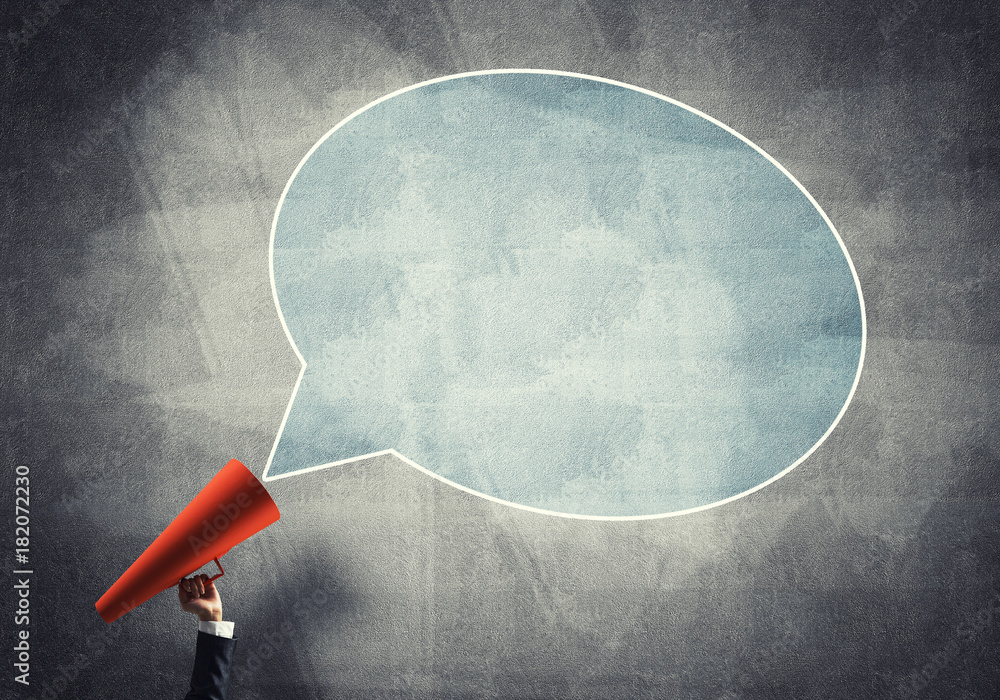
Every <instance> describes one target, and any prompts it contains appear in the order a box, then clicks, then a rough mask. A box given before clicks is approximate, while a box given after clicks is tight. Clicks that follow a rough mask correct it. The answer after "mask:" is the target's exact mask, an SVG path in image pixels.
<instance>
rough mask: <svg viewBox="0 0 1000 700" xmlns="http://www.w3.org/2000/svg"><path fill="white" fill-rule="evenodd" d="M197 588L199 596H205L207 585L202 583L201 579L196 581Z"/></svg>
mask: <svg viewBox="0 0 1000 700" xmlns="http://www.w3.org/2000/svg"><path fill="white" fill-rule="evenodd" d="M195 586H196V590H197V591H198V595H199V596H203V595H205V584H204V583H202V581H201V578H199V579H198V580H197V581H195Z"/></svg>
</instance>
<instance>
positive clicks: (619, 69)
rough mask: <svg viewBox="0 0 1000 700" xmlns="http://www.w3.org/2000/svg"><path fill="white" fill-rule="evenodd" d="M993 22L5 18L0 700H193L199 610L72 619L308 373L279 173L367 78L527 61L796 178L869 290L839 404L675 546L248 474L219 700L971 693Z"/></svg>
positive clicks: (634, 529)
mask: <svg viewBox="0 0 1000 700" xmlns="http://www.w3.org/2000/svg"><path fill="white" fill-rule="evenodd" d="M163 5H167V4H166V3H163ZM997 19H998V18H997V12H996V10H993V9H989V8H986V7H981V6H980V3H973V2H957V3H928V2H921V1H920V0H914V1H913V2H875V3H872V4H867V3H849V2H819V1H810V2H806V3H798V2H786V3H777V2H775V3H764V2H722V1H720V2H705V3H676V4H674V3H662V2H590V3H587V2H571V1H566V2H544V1H541V2H539V1H530V2H529V1H527V0H525V1H524V2H509V1H507V0H500V1H498V2H448V1H447V0H440V1H436V2H435V1H430V0H427V1H419V0H414V1H406V0H399V1H393V2H375V1H357V2H345V3H336V2H334V3H324V2H251V3H239V2H226V1H225V0H223V1H220V2H185V3H172V4H170V6H169V7H161V6H160V5H159V4H157V5H153V4H150V5H146V4H137V6H135V7H133V6H132V5H129V4H125V3H118V4H114V3H96V2H94V3H90V2H84V1H83V0H77V1H74V0H68V1H67V0H58V1H54V2H25V1H21V0H18V1H16V2H13V3H10V4H7V5H4V7H3V14H2V16H0V21H2V22H3V25H2V26H0V29H2V30H3V32H4V33H3V34H2V35H0V41H2V42H3V43H2V45H0V54H2V59H3V71H2V74H0V79H2V81H3V83H2V85H3V87H2V91H3V102H2V105H0V139H2V144H0V153H2V156H0V157H2V168H0V178H2V182H3V199H2V202H3V223H2V232H0V270H2V275H3V276H2V285H3V287H2V300H3V303H2V304H0V315H2V324H3V325H2V329H3V336H2V342H0V353H2V354H3V356H2V358H0V390H2V392H3V393H2V397H0V399H2V400H0V415H2V421H3V422H2V433H0V437H2V443H0V444H2V447H3V449H2V452H0V454H2V457H3V465H2V467H3V468H2V473H3V479H2V481H0V483H3V484H5V489H6V491H5V492H6V493H8V494H9V496H8V498H9V499H10V500H9V502H10V503H11V504H12V503H13V491H14V467H15V465H18V464H24V465H29V466H30V468H31V475H32V481H31V485H32V490H31V497H32V498H31V518H32V530H31V532H32V542H31V556H32V562H31V563H32V566H33V567H34V570H35V572H36V573H35V575H34V579H33V589H32V598H31V600H32V611H31V640H32V666H31V669H32V671H31V673H32V675H31V680H32V685H31V686H30V688H27V689H26V688H23V687H21V686H19V685H17V684H15V683H14V682H13V681H12V678H11V676H12V675H13V674H12V672H11V671H10V668H11V667H10V662H11V661H12V656H13V654H12V652H9V651H7V652H3V653H0V659H2V661H3V665H4V668H7V669H8V671H7V675H6V676H5V677H4V678H3V680H2V683H3V684H4V686H5V688H6V687H11V688H13V690H14V692H15V693H16V696H17V697H25V698H28V697H39V698H42V697H64V698H71V697H72V698H78V697H79V698H89V697H103V698H118V697H121V698H131V697H181V696H182V695H183V692H184V691H185V690H186V686H187V681H188V674H189V672H190V664H191V659H192V655H193V646H194V642H193V638H194V622H193V621H192V619H191V618H190V616H188V615H186V614H184V613H181V612H180V611H179V610H178V609H177V604H176V603H175V602H174V601H173V600H171V594H169V593H168V594H163V595H161V596H159V597H157V598H154V599H153V600H151V601H149V602H147V603H146V604H144V605H143V606H141V607H140V608H138V609H137V610H135V611H133V612H131V613H129V614H128V615H126V616H125V617H123V618H122V619H120V620H119V621H117V622H116V623H114V625H112V626H110V627H109V626H107V625H105V623H104V622H103V621H102V620H101V619H100V618H99V617H98V616H97V614H96V612H95V611H94V609H93V604H94V602H95V601H96V600H97V598H98V597H100V595H101V594H102V593H103V592H104V591H105V590H106V589H107V587H108V586H109V585H110V584H111V583H112V582H113V581H114V579H115V578H116V577H117V576H118V575H119V574H120V573H121V572H122V571H124V569H125V568H126V567H127V566H128V565H129V564H130V563H131V562H132V561H133V559H134V558H135V557H136V556H137V555H138V554H139V552H141V551H142V549H143V548H145V547H146V545H148V543H149V542H150V541H151V540H152V538H153V537H154V536H155V535H156V534H157V533H158V532H159V531H160V529H161V528H162V527H164V526H165V525H166V524H167V523H168V522H169V521H170V519H171V518H173V516H174V515H176V513H177V512H178V511H179V510H180V508H181V507H182V506H183V505H184V504H186V503H187V501H188V500H189V499H190V498H191V496H192V495H193V493H194V491H196V490H197V489H198V488H199V487H200V486H201V485H202V484H203V483H205V482H206V481H207V480H208V479H209V478H210V477H211V476H212V474H214V473H215V472H216V471H217V470H218V469H219V468H221V467H222V466H223V465H224V464H225V463H226V461H227V460H228V459H230V458H233V457H235V458H238V459H241V460H242V461H244V462H245V463H246V464H247V465H248V466H249V467H250V468H251V469H252V470H254V471H255V472H257V473H260V471H261V470H262V469H263V465H264V464H265V462H266V460H267V456H268V452H269V450H270V447H271V445H272V443H273V440H274V437H275V434H276V431H277V428H278V426H279V424H280V421H281V417H282V414H283V411H284V409H285V406H286V404H287V401H288V397H289V394H290V392H291V389H292V386H293V384H294V381H295V378H296V377H297V375H298V362H297V360H296V358H295V356H294V353H293V352H292V350H291V348H290V347H289V346H288V344H287V341H286V339H285V336H284V333H283V331H282V328H281V325H280V322H279V320H278V316H277V313H276V311H275V308H274V304H273V302H272V298H271V290H270V283H269V279H268V240H269V235H270V226H271V219H272V216H273V214H274V210H275V206H276V203H277V201H278V197H279V196H280V194H281V191H282V188H283V187H284V185H285V183H286V181H287V179H288V177H289V175H290V174H291V172H292V170H293V169H294V168H295V166H296V164H297V163H298V162H299V160H300V159H301V157H302V155H303V154H304V153H305V152H306V151H307V150H308V149H309V147H311V146H312V145H313V144H314V143H315V142H316V141H317V140H318V139H319V138H320V137H321V136H322V135H323V134H324V133H326V132H327V131H328V130H329V129H330V128H331V127H332V126H333V125H334V124H336V123H337V122H339V121H340V120H341V119H343V118H344V117H346V116H347V115H349V114H351V113H352V112H354V111H355V110H356V109H358V108H360V107H362V106H364V105H366V104H367V103H369V102H371V101H372V100H374V99H377V98H379V97H381V96H383V95H385V94H387V93H389V92H391V91H393V90H396V89H399V88H402V87H405V86H407V85H411V84H413V83H415V82H419V81H422V80H426V79H431V78H435V77H439V76H443V75H447V74H451V73H457V72H463V71H470V70H485V69H493V68H545V69H553V70H563V71H570V72H576V73H584V74H591V75H597V76H600V77H604V78H609V79H613V80H619V81H623V82H627V83H630V84H633V85H637V86H640V87H643V88H646V89H649V90H652V91H655V92H657V93H661V94H664V95H667V96H669V97H672V98H674V99H677V100H679V101H681V102H684V103H685V104H688V105H691V106H692V107H694V108H696V109H698V110H701V111H702V112H705V113H706V114H709V115H711V116H713V117H715V118H716V119H718V120H720V121H721V122H723V123H725V124H727V125H729V126H731V127H732V128H734V129H735V130H736V131H738V132H740V133H742V134H744V135H745V136H746V137H747V138H749V139H751V140H752V141H753V142H755V143H757V144H758V145H760V146H761V147H762V148H763V149H764V150H765V151H767V152H768V153H770V154H771V155H772V156H773V157H774V158H775V159H776V160H778V162H780V163H782V164H783V165H784V166H785V167H786V168H787V169H788V170H789V171H790V172H791V173H792V174H793V175H794V176H795V177H796V178H797V179H798V180H799V181H800V182H802V184H803V185H804V186H805V187H806V189H807V190H808V191H809V192H810V193H811V194H812V195H813V196H814V197H815V198H816V200H817V201H818V202H819V203H820V205H821V206H822V207H823V208H824V210H825V211H826V213H827V214H828V215H829V216H830V218H831V220H832V221H833V222H834V224H835V225H836V226H837V229H838V231H839V232H840V234H841V236H842V237H843V239H844V241H845V244H846V245H847V248H848V249H849V250H850V252H851V255H852V257H853V260H854V263H855V265H856V267H857V271H858V275H859V278H860V280H861V286H862V289H863V291H864V294H865V302H866V306H867V319H868V333H869V335H868V349H867V355H866V359H865V368H864V373H863V375H862V377H861V382H860V384H859V387H858V390H857V393H856V396H855V398H854V400H853V402H852V403H851V406H850V407H849V409H848V411H847V413H846V414H845V416H844V418H843V420H842V421H841V423H840V425H839V426H838V427H837V429H836V430H835V431H834V433H833V434H832V435H831V437H830V438H829V439H828V440H827V441H826V442H825V443H823V445H822V446H821V447H820V448H819V450H817V452H816V453H814V454H813V455H812V456H811V457H810V458H809V459H808V460H807V461H806V462H805V463H803V464H802V465H800V466H799V467H797V468H796V469H795V470H793V471H792V472H791V473H790V474H789V475H787V476H785V477H783V478H782V479H781V480H779V481H778V482H776V483H774V484H772V485H770V486H768V487H767V488H765V489H763V490H761V491H759V492H757V493H754V494H751V495H750V496H747V497H745V498H743V499H740V500H738V501H735V502H733V503H730V504H727V505H725V506H721V507H719V508H715V509H712V510H708V511H703V512H700V513H695V514H691V515H686V516H682V517H678V518H670V519H666V520H652V521H641V522H614V523H606V522H589V521H573V520H566V519H559V518H554V517H551V516H544V515H539V514H533V513H529V512H524V511H520V510H514V509H511V508H507V507H504V506H501V505H498V504H493V503H490V502H487V501H485V500H483V499H480V498H478V497H476V496H473V495H470V494H466V493H463V492H460V491H458V490H455V489H453V488H450V487H448V486H446V485H444V484H441V483H439V482H437V481H435V480H433V479H431V478H429V477H427V476H426V475H423V474H421V473H419V472H416V471H415V470H413V469H412V468H411V467H409V466H408V465H406V464H404V463H402V462H399V461H396V460H394V459H392V458H389V457H385V458H378V459H374V460H370V461H366V462H360V463H355V464H351V465H349V466H348V467H346V468H342V469H328V470H324V471H321V472H316V473H313V474H307V475H303V476H300V477H296V478H292V479H285V480H281V481H277V482H273V483H272V484H271V485H270V488H269V490H270V491H271V492H272V494H273V496H274V498H275V500H276V502H277V503H278V505H279V507H280V508H281V510H282V520H281V521H280V523H279V524H278V525H275V526H274V527H272V528H269V529H268V530H266V531H265V532H263V533H261V534H260V535H258V536H256V537H255V538H253V539H252V540H250V541H248V542H245V543H244V544H242V545H241V546H240V547H239V548H237V549H235V550H233V552H231V553H230V554H229V555H227V560H228V566H227V572H228V573H227V576H226V577H225V578H224V579H222V580H221V582H220V588H221V591H222V595H223V599H224V604H225V610H226V617H227V618H228V619H232V620H235V622H236V630H237V636H238V637H239V639H240V642H239V648H238V650H237V658H236V668H235V669H234V676H233V682H232V686H231V692H230V696H231V697H232V698H275V697H281V698H289V699H290V698H300V697H301V698H326V697H371V698H383V697H385V698H389V697H392V698H410V697H412V698H459V697H503V698H619V697H620V698H634V697H698V698H703V697H704V698H727V699H735V698H788V697H795V698H813V697H815V698H857V697H880V698H881V697H887V698H904V697H922V698H938V697H940V698H979V697H982V698H987V697H991V695H992V693H993V687H994V685H995V684H996V682H997V680H998V679H1000V666H998V661H997V656H996V653H995V649H996V647H997V645H998V641H1000V639H998V637H1000V578H998V574H1000V551H998V550H1000V544H998V539H997V538H998V534H1000V532H998V530H1000V527H998V525H1000V519H998V516H1000V512H998V498H1000V489H998V486H1000V480H998V475H997V472H996V470H997V464H998V460H997V454H996V452H997V437H996V434H997V427H998V426H997V419H996V416H995V409H994V407H995V404H996V399H997V395H998V387H997V380H998V371H997V359H998V358H997V345H996V343H997V331H996V322H997V320H998V315H1000V314H998V312H1000V309H998V308H997V302H996V301H995V298H996V296H997V292H998V284H997V282H998V276H1000V273H998V263H1000V260H998V258H1000V255H998V252H997V249H996V243H995V242H994V240H993V235H994V228H995V223H994V222H995V221H996V214H997V211H996V210H997V206H998V205H997V201H998V197H997V195H998V181H997V161H996V155H997V141H996V136H995V123H996V118H997V110H996V103H995V101H994V98H993V94H994V93H995V92H996V91H997V88H998V81H997V76H996V70H997V62H996V60H995V58H994V57H995V55H996V48H997V42H996V37H995V35H994V34H995V32H996V29H995V27H996V25H997ZM5 512H7V513H9V515H7V516H5V522H6V523H7V524H8V527H7V528H6V530H5V534H4V540H3V542H4V548H5V549H4V551H10V550H12V549H13V546H14V545H13V526H14V522H13V508H12V507H8V508H6V509H5ZM4 556H8V555H6V554H5V555H4ZM4 588H5V589H6V590H7V592H6V593H5V594H4V598H3V600H4V601H5V605H8V606H9V605H12V604H13V602H14V594H13V592H12V589H11V587H10V585H8V584H4ZM3 619H4V621H3V623H2V630H3V632H2V634H3V638H2V639H0V641H2V644H0V648H4V649H7V648H9V647H11V646H12V644H11V643H9V642H12V641H13V639H14V637H13V629H14V628H13V625H12V620H11V619H10V616H9V615H7V614H5V615H4V616H3ZM8 654H9V655H10V657H8V656H6V655H8ZM6 692H7V691H6V690H4V693H6Z"/></svg>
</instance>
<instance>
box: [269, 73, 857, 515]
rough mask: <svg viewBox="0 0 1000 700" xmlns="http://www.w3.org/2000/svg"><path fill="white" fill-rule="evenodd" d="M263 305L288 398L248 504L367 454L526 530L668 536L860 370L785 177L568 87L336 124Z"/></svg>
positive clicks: (763, 474)
mask: <svg viewBox="0 0 1000 700" xmlns="http://www.w3.org/2000/svg"><path fill="white" fill-rule="evenodd" d="M271 280H272V285H273V291H274V296H275V304H276V306H277V307H278V311H279V314H280V315H281V317H282V322H283V324H284V327H285V331H286V333H287V334H288V338H289V341H290V342H291V344H292V346H293V347H294V348H295V351H296V353H297V354H298V356H299V359H300V360H301V362H302V373H301V375H300V377H299V380H298V383H297V384H296V386H295V391H294V392H293V395H292V398H291V400H290V402H289V405H288V409H287V411H286V414H285V417H284V420H283V422H282V425H281V430H280V431H279V434H278V437H277V439H276V440H275V443H274V447H273V449H272V451H271V456H270V458H269V460H268V464H267V468H266V469H265V472H264V479H265V480H273V479H278V478H284V477H289V476H293V475H296V474H301V473H304V472H310V471H314V470H317V469H322V468H326V467H332V466H335V465H338V464H343V463H345V462H349V461H353V460H357V459H362V458H365V457H370V456H373V455H377V454H384V453H391V454H395V455H397V456H399V457H401V458H402V459H404V460H406V461H407V462H409V463H410V464H412V465H413V466H415V467H417V468H419V469H421V470H423V471H426V472H427V473H429V474H431V475H433V476H435V477H437V478H439V479H442V480H444V481H446V482H447V483H450V484H452V485H454V486H456V487H458V488H461V489H464V490H467V491H471V492H473V493H476V494H479V495H481V496H484V497H486V498H488V499H492V500H496V501H500V502H503V503H507V504H510V505H514V506H518V507H522V508H527V509H530V510H537V511H542V512H546V513H553V514H558V515H567V516H572V517H588V518H644V517H662V516H665V515H675V514H680V513H685V512H690V511H693V510H699V509H702V508H707V507H710V506H713V505H718V504H719V503H724V502H727V501H729V500H732V499H734V498H737V497H739V496H742V495H745V494H746V493H749V492H751V491H754V490H756V489H758V488H760V487H762V486H763V485H765V484H767V483H770V482H772V481H774V480H775V479H777V478H779V477H780V476H782V475H783V474H785V473H787V472H788V471H789V470H791V469H792V468H793V467H795V466H796V465H798V464H799V463H800V462H802V461H803V460H804V459H805V458H806V457H807V456H808V455H809V454H811V453H812V452H813V451H814V450H815V449H816V448H817V447H818V446H819V444H820V443H821V442H822V441H823V440H824V439H825V438H826V437H827V436H828V435H829V434H830V432H831V431H832V430H833V429H834V427H835V426H836V424H837V422H838V421H839V420H840V417H841V416H842V415H843V413H844V411H845V410H846V408H847V405H848V403H849V402H850V399H851V396H852V395H853V393H854V390H855V387H856V386H857V382H858V379H859V377H860V373H861V366H862V358H863V356H864V346H865V334H866V330H865V316H864V304H863V300H862V295H861V289H860V285H859V283H858V278H857V274H856V272H855V270H854V265H853V263H852V262H851V259H850V256H849V255H848V253H847V250H846V248H845V247H844V245H843V242H842V241H841V239H840V236H839V235H838V233H837V231H836V230H835V229H834V227H833V224H832V223H831V222H830V220H829V219H828V218H827V216H826V214H824V213H823V211H822V210H821V209H820V208H819V206H818V205H817V203H816V202H815V201H814V200H813V198H812V197H811V196H810V195H809V194H808V193H807V192H806V191H805V189H804V188H803V187H802V186H801V185H800V184H799V183H798V182H797V181H796V180H795V179H794V178H793V177H792V176H791V175H790V174H789V173H788V172H787V171H786V170H785V169H784V168H782V167H781V166H780V165H779V164H778V163H777V162H776V161H775V160H774V159H773V158H771V157H770V156H768V155H767V154H766V153H764V152H763V151H762V150H761V149H760V148H758V147H757V146H755V145H754V144H753V143H751V142H750V141H748V140H747V139H745V138H743V137H742V136H740V135H739V134H737V133H736V132H735V131H733V130H732V129H729V128H728V127H726V126H724V125H723V124H721V123H719V122H718V121H716V120H714V119H712V118H711V117H708V116H706V115H704V114H702V113H700V112H698V111H696V110H694V109H692V108H690V107H687V106H685V105H683V104H681V103H679V102H676V101H674V100H671V99H669V98H666V97H663V96H661V95H657V94H655V93H652V92H649V91H647V90H642V89H640V88H636V87H633V86H630V85H625V84H622V83H617V82H613V81H609V80H603V79H599V78H594V77H589V76H583V75H576V74H568V73H557V72H552V71H491V72H480V73H469V74H462V75H455V76H449V77H446V78H441V79H439V80H433V81H429V82H426V83H421V84H419V85H415V86H412V87H409V88H406V89H404V90H400V91H398V92H395V93H392V94H391V95H388V96H386V97H384V98H382V99H380V100H378V101H376V102H374V103H372V104H370V105H368V106H366V107H364V108H363V109H361V110H359V111H357V112H355V113H354V114H353V115H351V116H350V117H348V118H347V119H345V120H344V121H342V122H341V123H340V124H338V125H337V126H335V127H334V128H333V129H332V130H331V131H330V132H329V133H327V134H326V135H325V136H324V137H323V138H322V139H320V141H319V142H318V143H317V144H316V145H315V146H314V147H313V148H312V149H311V150H310V151H309V153H308V154H306V156H305V158H303V160H302V162H301V163H299V166H298V167H297V168H296V170H295V172H294V173H293V175H292V177H291V179H290V180H289V182H288V185H287V186H286V187H285V191H284V193H283V194H282V197H281V201H280V202H279V204H278V209H277V212H276V214H275V219H274V225H273V230H272V237H271Z"/></svg>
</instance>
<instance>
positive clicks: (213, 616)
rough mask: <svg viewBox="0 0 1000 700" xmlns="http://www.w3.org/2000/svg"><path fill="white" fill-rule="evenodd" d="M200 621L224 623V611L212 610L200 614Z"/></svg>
mask: <svg viewBox="0 0 1000 700" xmlns="http://www.w3.org/2000/svg"><path fill="white" fill-rule="evenodd" d="M198 619H199V620H201V621H202V622H222V611H221V610H212V611H211V612H209V611H207V610H206V611H204V612H200V613H198Z"/></svg>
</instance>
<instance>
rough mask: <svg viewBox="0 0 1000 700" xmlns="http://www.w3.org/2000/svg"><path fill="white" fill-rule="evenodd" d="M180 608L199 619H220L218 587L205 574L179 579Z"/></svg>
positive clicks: (220, 601)
mask: <svg viewBox="0 0 1000 700" xmlns="http://www.w3.org/2000/svg"><path fill="white" fill-rule="evenodd" d="M177 597H178V598H179V599H180V601H181V610H183V611H185V612H189V613H194V614H195V615H197V616H198V619H199V620H204V621H215V622H221V621H222V599H221V598H220V597H219V589H218V588H216V587H215V583H214V582H213V581H212V580H211V578H210V577H209V576H208V575H207V574H198V575H197V576H192V577H191V578H185V579H181V582H180V583H179V584H177Z"/></svg>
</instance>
